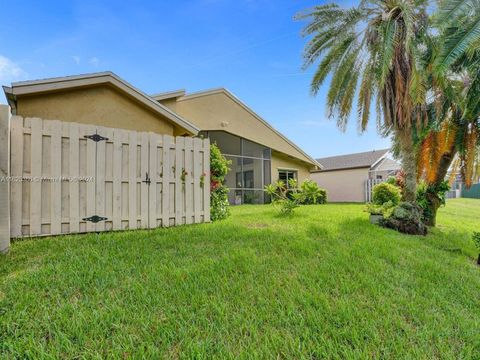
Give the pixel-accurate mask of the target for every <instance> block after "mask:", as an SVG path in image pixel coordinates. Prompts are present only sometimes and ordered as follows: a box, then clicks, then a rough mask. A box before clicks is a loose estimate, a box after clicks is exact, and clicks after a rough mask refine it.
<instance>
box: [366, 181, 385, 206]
mask: <svg viewBox="0 0 480 360" xmlns="http://www.w3.org/2000/svg"><path fill="white" fill-rule="evenodd" d="M384 181H385V180H383V179H367V180H365V202H367V203H368V202H372V198H373V187H374V186H375V185H378V184H381V183H382V182H384Z"/></svg>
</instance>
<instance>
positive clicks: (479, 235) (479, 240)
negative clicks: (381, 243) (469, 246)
mask: <svg viewBox="0 0 480 360" xmlns="http://www.w3.org/2000/svg"><path fill="white" fill-rule="evenodd" d="M472 240H473V243H474V244H475V246H476V247H477V251H478V252H479V254H478V259H477V264H478V265H480V232H478V231H474V232H473V235H472Z"/></svg>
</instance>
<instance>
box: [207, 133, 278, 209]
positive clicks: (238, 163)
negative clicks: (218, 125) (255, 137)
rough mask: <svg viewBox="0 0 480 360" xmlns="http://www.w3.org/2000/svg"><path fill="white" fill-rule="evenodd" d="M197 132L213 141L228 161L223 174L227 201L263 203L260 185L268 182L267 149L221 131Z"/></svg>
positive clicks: (264, 200)
mask: <svg viewBox="0 0 480 360" xmlns="http://www.w3.org/2000/svg"><path fill="white" fill-rule="evenodd" d="M201 135H203V136H204V137H208V138H210V142H211V143H212V144H217V146H218V147H219V149H220V151H221V152H222V154H223V155H224V156H225V157H226V158H227V159H228V160H231V162H232V163H231V165H230V172H229V173H228V175H227V177H226V186H227V187H228V188H229V189H230V191H229V194H228V200H229V202H230V204H232V205H240V204H263V203H265V202H268V201H269V198H268V195H266V194H265V192H264V191H263V188H264V186H265V185H268V184H270V183H271V155H272V151H271V149H270V148H268V147H266V146H263V145H260V144H257V143H255V142H252V141H249V140H247V139H243V138H241V137H239V136H235V135H232V134H230V133H227V132H225V131H202V132H201Z"/></svg>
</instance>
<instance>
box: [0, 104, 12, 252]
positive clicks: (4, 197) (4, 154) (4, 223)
mask: <svg viewBox="0 0 480 360" xmlns="http://www.w3.org/2000/svg"><path fill="white" fill-rule="evenodd" d="M0 176H1V177H2V181H1V182H0V204H2V207H1V208H0V253H1V254H4V253H7V252H8V251H9V249H10V181H9V179H8V177H9V176H10V108H9V107H8V106H6V105H0Z"/></svg>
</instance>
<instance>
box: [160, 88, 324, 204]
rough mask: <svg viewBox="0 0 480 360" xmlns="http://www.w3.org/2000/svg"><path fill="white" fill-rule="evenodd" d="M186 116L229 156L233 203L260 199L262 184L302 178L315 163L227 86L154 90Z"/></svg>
mask: <svg viewBox="0 0 480 360" xmlns="http://www.w3.org/2000/svg"><path fill="white" fill-rule="evenodd" d="M152 97H153V98H154V99H156V100H158V101H159V102H160V103H161V104H163V105H165V106H167V107H169V108H170V109H171V110H173V111H174V112H175V113H177V114H179V115H180V116H182V117H184V118H186V119H189V120H190V121H192V122H193V123H194V124H195V125H196V126H198V127H199V128H200V129H201V132H200V135H203V136H206V137H209V138H210V140H211V142H212V143H216V144H217V145H218V147H219V148H220V150H221V152H222V153H223V154H224V155H225V156H226V157H227V158H228V159H229V160H231V161H232V165H231V171H230V173H229V174H228V175H227V178H226V185H227V186H228V187H229V188H230V194H229V201H230V203H232V204H241V203H263V202H264V201H265V200H266V199H265V197H264V191H263V188H264V186H265V185H267V184H270V183H271V182H273V181H276V180H279V179H280V180H284V181H285V182H287V180H288V179H289V178H295V179H297V180H298V181H300V182H301V181H303V180H305V179H307V178H309V177H310V171H311V170H316V169H319V168H320V166H319V164H318V163H317V162H316V161H315V160H314V159H312V158H311V157H309V156H308V155H307V154H306V153H305V152H303V151H302V150H301V149H300V148H299V147H298V146H296V145H295V144H294V143H293V142H291V141H290V140H288V139H287V138H286V137H285V136H284V135H282V134H281V133H280V132H278V131H276V130H275V129H274V128H273V127H272V126H271V125H270V124H269V123H267V122H266V121H265V120H264V119H262V118H261V117H260V116H259V115H257V114H256V113H255V112H254V111H253V110H252V109H250V108H249V107H248V106H247V105H245V104H244V103H243V102H242V101H240V100H239V99H238V98H237V97H236V96H235V95H233V94H232V93H231V92H229V91H228V90H226V89H223V88H219V89H214V90H207V91H200V92H196V93H191V94H186V93H185V91H184V90H179V91H172V92H168V93H162V94H157V95H152Z"/></svg>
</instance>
